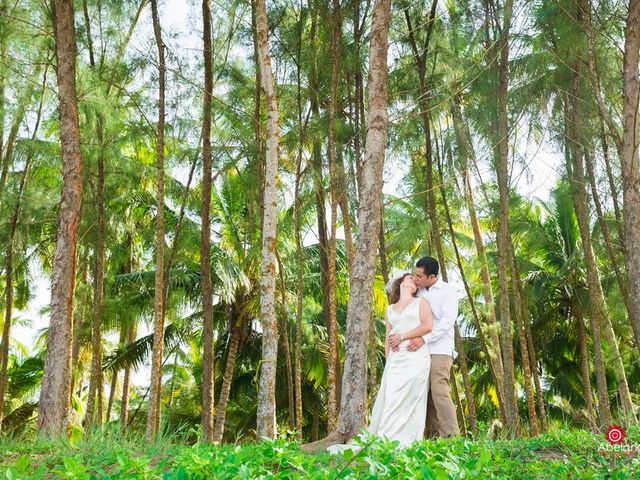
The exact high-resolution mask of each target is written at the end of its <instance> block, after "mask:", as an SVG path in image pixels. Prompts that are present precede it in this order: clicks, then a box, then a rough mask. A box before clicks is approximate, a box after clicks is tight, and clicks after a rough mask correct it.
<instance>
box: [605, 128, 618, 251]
mask: <svg viewBox="0 0 640 480" xmlns="http://www.w3.org/2000/svg"><path fill="white" fill-rule="evenodd" d="M600 144H601V146H602V158H603V160H604V167H605V171H606V173H607V180H608V181H609V191H610V193H611V203H613V212H614V215H615V217H616V230H617V231H618V239H619V242H620V249H621V250H622V251H623V252H624V245H623V243H624V229H623V225H624V220H623V219H622V213H621V211H620V210H621V209H620V202H619V201H618V188H617V187H616V180H615V179H614V178H613V169H612V168H611V160H610V158H609V143H608V142H607V136H606V134H605V131H604V121H602V119H601V120H600Z"/></svg>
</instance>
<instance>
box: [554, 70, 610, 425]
mask: <svg viewBox="0 0 640 480" xmlns="http://www.w3.org/2000/svg"><path fill="white" fill-rule="evenodd" d="M575 68H577V73H576V74H575V75H574V79H573V95H572V96H573V100H572V101H571V102H569V101H567V107H566V109H565V115H570V118H569V117H566V124H567V126H566V129H567V133H568V142H569V152H570V155H569V156H568V157H569V158H567V163H568V164H567V170H568V172H569V180H570V182H571V193H572V197H573V203H574V208H575V212H576V218H577V220H578V227H579V230H580V238H581V239H582V250H583V255H584V261H585V264H586V267H587V283H588V285H589V310H590V315H589V317H590V319H591V330H592V335H593V348H594V353H595V355H594V357H595V358H594V360H595V363H596V373H597V376H596V378H597V386H598V416H599V424H600V427H605V426H607V425H608V424H609V423H610V421H611V409H610V406H609V397H608V393H607V392H608V390H607V381H606V377H605V365H604V356H603V352H602V338H601V327H602V324H603V323H604V318H603V317H604V315H605V311H604V307H605V306H604V296H603V294H602V287H601V285H600V275H599V274H598V270H597V265H596V263H595V254H594V252H593V248H592V246H591V234H590V231H589V212H588V200H587V198H586V194H587V192H586V188H585V184H584V175H582V146H581V144H580V140H579V138H578V135H579V133H578V132H579V131H580V130H579V125H580V113H579V110H578V108H579V98H580V97H579V96H578V95H579V93H580V91H579V87H580V77H579V73H580V64H579V63H576V67H575ZM566 111H569V112H570V113H566Z"/></svg>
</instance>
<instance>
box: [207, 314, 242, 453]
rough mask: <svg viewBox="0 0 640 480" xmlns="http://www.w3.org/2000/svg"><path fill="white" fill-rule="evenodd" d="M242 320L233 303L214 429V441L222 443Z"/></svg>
mask: <svg viewBox="0 0 640 480" xmlns="http://www.w3.org/2000/svg"><path fill="white" fill-rule="evenodd" d="M241 322H242V318H241V317H237V315H236V307H235V305H232V306H231V308H230V309H229V350H228V351H227V364H226V366H225V369H224V375H223V377H222V386H221V387H220V398H218V415H217V416H216V425H215V429H214V431H213V441H214V442H218V443H222V437H223V435H224V422H225V418H226V416H227V405H228V403H229V393H230V392H231V381H232V380H233V371H234V369H235V366H236V357H237V355H238V345H239V343H240V337H241V335H242V324H241Z"/></svg>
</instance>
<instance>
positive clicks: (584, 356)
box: [573, 311, 596, 432]
mask: <svg viewBox="0 0 640 480" xmlns="http://www.w3.org/2000/svg"><path fill="white" fill-rule="evenodd" d="M573 316H574V318H575V321H576V326H577V329H578V345H579V347H580V373H581V374H582V390H583V392H584V404H585V409H586V411H587V420H588V421H589V427H590V428H591V430H592V431H594V432H595V431H596V419H595V418H594V416H593V395H592V394H591V378H590V376H589V353H588V352H589V349H588V347H587V334H586V332H585V328H584V321H583V319H582V315H581V314H579V313H578V312H577V311H574V312H573Z"/></svg>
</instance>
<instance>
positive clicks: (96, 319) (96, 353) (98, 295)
mask: <svg viewBox="0 0 640 480" xmlns="http://www.w3.org/2000/svg"><path fill="white" fill-rule="evenodd" d="M97 136H98V144H99V148H100V153H99V155H98V175H97V185H96V208H97V211H98V212H97V213H98V215H97V217H98V225H97V232H96V233H97V234H96V258H95V267H94V275H93V325H92V328H91V377H90V379H89V398H88V399H87V412H86V416H85V422H86V424H87V426H91V425H98V426H102V421H103V411H102V404H101V402H99V401H98V405H96V400H97V399H96V396H99V395H100V393H99V391H100V390H101V389H102V305H103V301H102V300H103V294H104V250H105V245H104V233H105V211H104V180H105V173H104V163H105V147H104V131H103V126H102V118H101V117H100V115H99V116H98V119H97ZM96 406H97V407H98V408H97V411H96Z"/></svg>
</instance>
